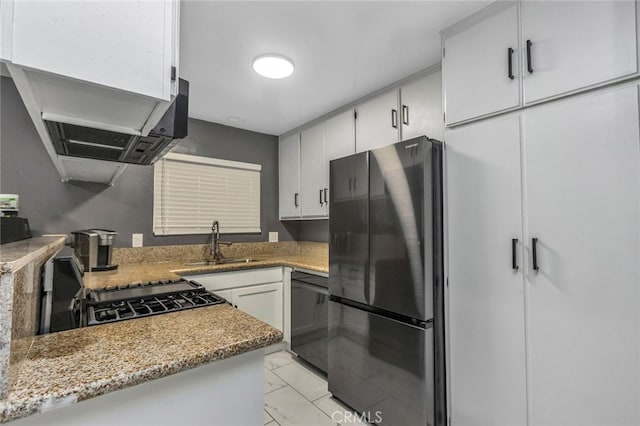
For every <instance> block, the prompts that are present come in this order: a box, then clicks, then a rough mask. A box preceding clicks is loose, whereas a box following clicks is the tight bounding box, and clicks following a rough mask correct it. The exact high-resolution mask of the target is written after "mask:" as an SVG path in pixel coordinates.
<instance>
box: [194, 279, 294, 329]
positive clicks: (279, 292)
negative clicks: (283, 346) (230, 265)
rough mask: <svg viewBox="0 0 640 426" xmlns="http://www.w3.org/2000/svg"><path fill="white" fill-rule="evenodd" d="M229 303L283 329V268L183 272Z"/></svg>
mask: <svg viewBox="0 0 640 426" xmlns="http://www.w3.org/2000/svg"><path fill="white" fill-rule="evenodd" d="M185 278H186V279H188V280H191V281H195V282H197V283H200V284H202V285H203V286H204V287H205V288H206V289H207V290H209V291H211V292H213V293H215V294H217V295H219V296H221V297H224V298H225V299H227V301H228V302H229V303H231V304H232V305H234V306H235V307H236V308H238V309H240V310H241V311H243V312H246V313H248V314H249V315H251V316H253V317H255V318H257V319H259V320H260V321H264V322H266V323H267V324H269V325H270V326H272V327H274V328H277V329H278V330H281V331H284V327H285V325H284V289H283V271H282V268H281V267H278V268H264V269H252V270H246V271H233V272H214V273H208V274H197V275H187V276H185Z"/></svg>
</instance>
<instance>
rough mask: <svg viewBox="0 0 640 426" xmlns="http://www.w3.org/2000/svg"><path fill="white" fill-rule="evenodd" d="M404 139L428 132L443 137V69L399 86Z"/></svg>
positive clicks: (441, 138) (427, 134) (434, 137)
mask: <svg viewBox="0 0 640 426" xmlns="http://www.w3.org/2000/svg"><path fill="white" fill-rule="evenodd" d="M400 100H401V106H400V116H401V118H402V120H401V121H402V139H403V140H406V139H411V138H415V137H417V136H422V135H426V136H429V137H430V138H433V139H438V140H440V141H441V140H443V138H444V134H443V133H444V123H443V120H442V72H440V71H437V72H433V73H429V74H427V75H425V76H423V77H420V78H418V79H417V80H414V81H412V82H410V83H407V84H405V85H403V86H402V87H400Z"/></svg>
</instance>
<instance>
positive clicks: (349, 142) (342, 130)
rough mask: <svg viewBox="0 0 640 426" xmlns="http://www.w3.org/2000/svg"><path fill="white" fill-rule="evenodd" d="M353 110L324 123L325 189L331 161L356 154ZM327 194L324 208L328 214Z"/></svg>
mask: <svg viewBox="0 0 640 426" xmlns="http://www.w3.org/2000/svg"><path fill="white" fill-rule="evenodd" d="M355 125H356V124H355V118H354V112H353V110H348V111H345V112H343V113H340V114H338V115H335V116H333V117H331V118H329V119H328V120H327V121H325V122H324V152H325V156H326V159H325V166H326V169H325V173H326V175H325V176H326V188H327V189H329V165H330V163H331V161H332V160H335V159H338V158H342V157H346V156H347V155H351V154H354V153H355V152H356V129H355ZM329 198H330V197H329V194H327V200H326V201H327V204H326V206H325V208H326V210H327V215H328V214H329V204H328V203H329Z"/></svg>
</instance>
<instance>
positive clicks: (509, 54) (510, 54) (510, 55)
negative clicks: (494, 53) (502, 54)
mask: <svg viewBox="0 0 640 426" xmlns="http://www.w3.org/2000/svg"><path fill="white" fill-rule="evenodd" d="M507 61H508V62H509V79H510V80H513V79H514V78H515V77H514V76H513V48H511V47H510V48H508V49H507Z"/></svg>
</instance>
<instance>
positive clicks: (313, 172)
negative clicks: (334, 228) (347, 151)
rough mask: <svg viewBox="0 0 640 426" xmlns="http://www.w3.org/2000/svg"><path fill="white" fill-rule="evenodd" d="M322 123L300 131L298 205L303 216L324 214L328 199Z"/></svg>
mask: <svg viewBox="0 0 640 426" xmlns="http://www.w3.org/2000/svg"><path fill="white" fill-rule="evenodd" d="M324 139H325V138H324V126H323V124H322V123H320V124H317V125H315V126H313V127H310V128H308V129H306V130H303V131H302V132H301V133H300V170H301V171H303V172H302V173H300V205H301V213H302V216H303V217H313V216H325V215H326V213H327V209H326V208H325V206H326V204H327V203H326V202H325V198H327V199H328V194H327V191H328V187H329V185H327V184H326V176H325V175H326V165H325V149H324Z"/></svg>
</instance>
